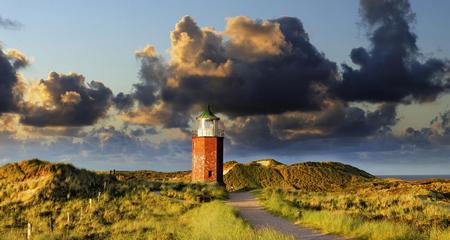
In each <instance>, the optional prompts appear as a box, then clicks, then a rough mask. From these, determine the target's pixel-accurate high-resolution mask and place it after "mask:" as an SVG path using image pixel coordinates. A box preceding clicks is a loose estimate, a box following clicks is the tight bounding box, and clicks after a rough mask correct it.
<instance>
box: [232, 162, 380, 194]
mask: <svg viewBox="0 0 450 240" xmlns="http://www.w3.org/2000/svg"><path fill="white" fill-rule="evenodd" d="M224 168H225V169H226V172H227V174H225V175H224V182H225V184H226V186H227V189H228V190H229V191H239V190H246V189H258V188H265V187H278V188H285V189H303V190H308V191H323V190H333V189H341V188H343V187H346V186H350V185H352V184H356V183H361V182H367V181H370V180H372V179H374V178H375V177H374V176H372V175H370V174H369V173H367V172H364V171H362V170H360V169H357V168H355V167H352V166H350V165H346V164H342V163H337V162H305V163H297V164H292V165H284V164H281V163H279V162H276V161H275V160H273V159H263V160H258V161H253V162H250V163H244V164H242V163H237V162H232V163H228V164H225V167H224Z"/></svg>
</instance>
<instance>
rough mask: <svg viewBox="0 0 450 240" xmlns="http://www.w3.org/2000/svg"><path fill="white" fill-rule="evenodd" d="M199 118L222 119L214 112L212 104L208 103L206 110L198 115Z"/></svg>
mask: <svg viewBox="0 0 450 240" xmlns="http://www.w3.org/2000/svg"><path fill="white" fill-rule="evenodd" d="M196 119H197V120H200V119H206V120H220V118H218V117H217V116H216V115H214V113H213V112H212V111H211V106H210V105H209V104H208V106H207V107H206V109H205V111H203V112H202V113H200V115H198V116H197V118H196Z"/></svg>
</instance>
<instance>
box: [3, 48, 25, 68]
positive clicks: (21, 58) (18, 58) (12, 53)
mask: <svg viewBox="0 0 450 240" xmlns="http://www.w3.org/2000/svg"><path fill="white" fill-rule="evenodd" d="M6 56H8V58H9V59H10V61H11V62H12V65H13V67H14V69H20V68H23V67H26V66H28V65H29V64H30V59H29V58H28V57H27V56H26V55H25V54H23V53H22V52H20V51H19V50H17V49H9V50H8V51H6Z"/></svg>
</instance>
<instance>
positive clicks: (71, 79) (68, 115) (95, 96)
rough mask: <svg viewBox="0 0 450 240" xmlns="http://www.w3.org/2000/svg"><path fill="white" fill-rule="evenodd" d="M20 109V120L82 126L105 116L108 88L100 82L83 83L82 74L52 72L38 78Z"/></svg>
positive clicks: (30, 122) (40, 123)
mask: <svg viewBox="0 0 450 240" xmlns="http://www.w3.org/2000/svg"><path fill="white" fill-rule="evenodd" d="M31 94H34V95H37V96H36V99H37V102H33V101H28V102H26V103H25V105H24V107H23V110H22V118H21V123H23V124H26V125H32V126H38V127H44V126H85V125H91V124H94V123H95V122H96V121H97V120H98V119H100V118H102V117H104V116H105V114H106V112H107V110H108V109H109V107H110V105H111V101H112V100H111V99H112V91H111V90H110V89H109V88H108V87H106V86H105V85H104V84H103V83H101V82H97V81H91V82H89V83H86V81H85V78H84V76H83V75H80V74H76V73H71V74H67V75H65V74H59V73H56V72H52V73H50V74H49V76H48V79H45V80H44V79H43V80H41V81H40V82H39V83H38V84H37V85H36V87H35V89H34V91H32V93H31Z"/></svg>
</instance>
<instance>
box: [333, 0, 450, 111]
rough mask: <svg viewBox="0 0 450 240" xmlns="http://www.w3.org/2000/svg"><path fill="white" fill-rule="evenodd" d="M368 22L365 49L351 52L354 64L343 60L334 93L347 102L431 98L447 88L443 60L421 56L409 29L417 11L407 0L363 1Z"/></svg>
mask: <svg viewBox="0 0 450 240" xmlns="http://www.w3.org/2000/svg"><path fill="white" fill-rule="evenodd" d="M360 3H361V7H360V13H361V17H362V20H363V22H364V23H365V25H366V26H367V27H368V36H369V40H370V42H371V46H370V48H369V49H366V48H362V47H360V48H355V49H353V50H352V51H351V54H350V57H351V60H352V62H353V63H354V64H355V65H357V66H358V68H353V67H351V66H349V65H346V64H344V65H343V74H342V82H340V83H339V84H337V86H336V88H335V92H336V93H337V95H338V96H339V97H341V98H342V99H344V100H348V101H369V102H385V101H388V102H400V101H402V102H408V101H417V102H430V101H434V100H435V99H436V97H437V96H438V95H439V94H442V93H444V92H447V91H448V89H449V87H450V77H449V75H448V71H449V62H448V61H447V60H442V59H437V58H429V59H426V60H424V61H421V60H420V59H422V55H421V53H420V51H419V49H418V47H417V36H416V35H415V34H414V33H413V32H412V30H411V26H410V25H411V23H412V22H413V21H414V20H415V14H414V13H413V12H412V10H411V6H410V3H409V1H407V0H399V1H390V0H382V1H378V0H361V1H360Z"/></svg>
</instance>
